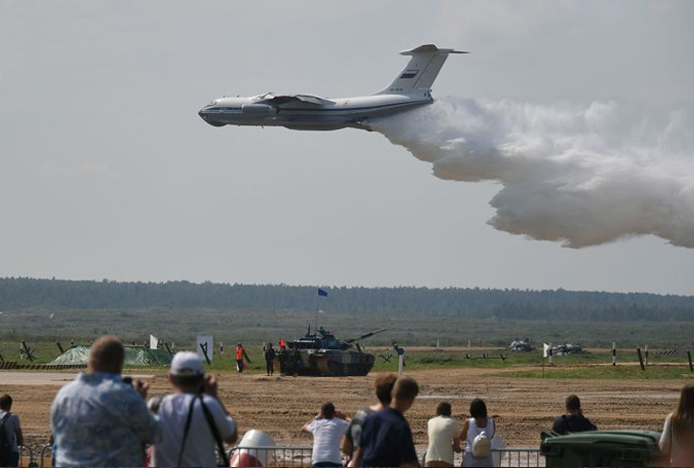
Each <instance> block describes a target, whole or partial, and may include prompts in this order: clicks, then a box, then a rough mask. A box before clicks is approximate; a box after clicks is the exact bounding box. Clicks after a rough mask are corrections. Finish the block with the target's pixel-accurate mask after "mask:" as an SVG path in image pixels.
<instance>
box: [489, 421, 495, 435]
mask: <svg viewBox="0 0 694 468" xmlns="http://www.w3.org/2000/svg"><path fill="white" fill-rule="evenodd" d="M489 422H491V423H492V435H491V436H489V440H492V439H493V438H494V436H495V435H496V426H495V425H494V418H489Z"/></svg>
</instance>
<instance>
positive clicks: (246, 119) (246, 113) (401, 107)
mask: <svg viewBox="0 0 694 468" xmlns="http://www.w3.org/2000/svg"><path fill="white" fill-rule="evenodd" d="M268 96H272V97H273V98H274V100H277V99H278V98H281V97H282V96H278V97H274V95H271V94H270V93H268V94H265V95H259V96H253V97H245V98H244V97H236V98H229V97H223V98H219V99H216V100H214V101H213V102H212V103H210V104H209V105H207V106H205V107H204V108H202V109H201V110H200V112H199V115H200V117H202V118H203V120H205V122H207V123H208V124H210V125H213V126H216V127H221V126H224V125H239V126H240V125H253V126H278V127H286V128H290V129H292V130H338V129H341V128H350V127H351V128H360V129H364V130H371V129H370V127H369V124H368V121H369V120H371V119H375V118H379V117H387V116H390V115H393V114H397V113H400V112H404V111H408V110H411V109H414V108H416V107H420V106H424V105H427V104H431V103H432V102H433V99H432V97H431V94H430V93H429V92H428V91H425V92H416V93H411V94H377V95H372V96H359V97H353V98H338V99H325V98H319V97H317V96H310V95H301V96H303V97H305V98H306V99H310V101H298V100H292V101H289V102H286V103H284V104H282V105H271V104H265V103H263V101H266V102H267V101H268V99H267V97H268Z"/></svg>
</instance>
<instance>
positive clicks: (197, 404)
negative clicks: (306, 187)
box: [0, 336, 694, 467]
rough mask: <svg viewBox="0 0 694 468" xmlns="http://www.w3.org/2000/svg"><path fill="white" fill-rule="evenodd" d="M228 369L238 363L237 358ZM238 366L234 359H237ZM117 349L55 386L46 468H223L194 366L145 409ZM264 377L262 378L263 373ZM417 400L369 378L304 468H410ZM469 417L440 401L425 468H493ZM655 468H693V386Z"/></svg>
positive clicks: (214, 424)
mask: <svg viewBox="0 0 694 468" xmlns="http://www.w3.org/2000/svg"><path fill="white" fill-rule="evenodd" d="M236 357H237V361H241V366H239V367H240V370H239V372H240V371H241V369H242V364H243V354H242V351H241V352H238V351H237V356H236ZM239 357H241V359H238V358H239ZM123 362H124V348H123V345H122V344H121V342H120V341H119V340H118V339H117V338H115V337H112V336H104V337H101V338H99V339H98V340H97V341H96V342H95V343H94V345H93V346H92V349H91V353H90V356H89V361H88V365H87V369H86V372H84V373H80V374H79V375H78V376H77V378H76V379H75V380H74V381H73V382H71V383H70V384H68V385H66V386H64V387H63V388H62V389H61V390H60V391H59V392H58V394H57V396H56V397H55V400H54V401H53V404H52V406H51V415H50V419H51V430H52V440H53V446H54V450H53V453H54V460H53V461H54V466H114V467H115V466H165V467H177V466H186V467H187V466H218V464H220V463H221V465H222V466H229V460H228V459H227V458H226V454H225V450H224V443H226V444H233V443H234V442H236V440H237V432H238V429H237V426H236V423H235V421H234V419H233V418H232V417H231V416H230V415H229V413H228V411H227V410H226V408H225V407H224V405H223V403H222V402H221V401H220V399H219V398H218V395H217V382H216V380H215V378H214V377H213V376H210V375H206V374H205V372H204V368H203V363H202V360H201V358H200V357H199V356H198V355H197V354H195V353H191V352H179V353H177V354H176V355H175V356H174V358H173V360H172V362H171V368H170V372H169V383H170V385H171V390H172V393H171V394H169V395H167V396H164V397H163V398H152V399H150V400H147V399H146V398H147V391H148V386H147V384H145V383H143V382H141V381H139V380H136V381H132V380H130V379H129V378H127V377H122V376H121V372H122V370H123ZM268 373H269V371H268ZM418 393H419V386H418V384H417V382H416V381H415V380H414V379H412V378H410V377H399V378H397V377H396V376H395V375H392V374H385V375H379V376H378V377H377V378H376V380H375V394H376V395H375V396H376V401H375V402H374V404H373V405H371V406H366V407H364V408H360V409H359V410H358V411H357V412H356V413H355V414H354V415H353V417H351V418H349V417H347V416H346V415H345V414H343V413H341V412H340V411H338V410H337V409H336V408H335V406H334V405H333V403H330V402H327V403H324V404H323V405H322V407H321V408H320V412H319V414H318V415H317V416H316V417H315V418H313V419H312V420H311V421H308V422H307V423H306V424H305V425H304V426H303V430H304V431H306V432H309V433H311V434H312V436H313V450H312V460H311V463H312V466H316V467H339V466H353V467H358V466H365V467H377V466H420V459H419V457H418V455H417V452H416V450H415V445H414V440H413V436H412V431H411V429H410V425H409V423H408V421H407V419H406V417H405V415H406V414H407V411H408V410H409V409H410V408H411V407H412V405H413V404H414V402H415V399H416V398H417V395H418ZM565 407H566V414H563V415H561V416H558V417H557V418H555V420H554V423H553V427H552V430H553V432H555V433H557V434H568V433H575V432H583V431H594V430H597V427H596V426H595V424H593V423H592V422H591V421H590V420H589V419H588V418H586V417H585V416H584V415H583V411H582V408H581V401H580V399H579V397H578V396H576V395H570V396H569V397H567V398H566V401H565ZM11 410H12V398H11V397H10V396H9V395H2V396H0V466H17V463H18V459H19V446H21V445H22V444H23V436H22V430H21V424H20V420H19V417H18V415H17V414H15V413H13V412H12V411H11ZM469 415H470V417H469V418H467V419H465V420H464V421H462V422H461V421H458V420H456V419H455V418H453V417H452V407H451V404H450V403H448V402H441V403H439V404H438V406H437V407H436V411H435V415H432V416H433V417H432V418H431V419H430V420H429V421H428V423H427V435H428V445H427V449H426V454H425V457H424V459H423V462H424V464H425V466H427V467H452V466H454V454H455V453H456V452H458V453H460V452H462V459H463V463H462V466H470V467H473V466H496V465H497V464H498V461H497V460H495V459H494V457H493V451H494V449H495V447H496V448H498V447H499V444H501V443H502V442H501V440H500V437H499V429H500V428H499V425H498V423H497V421H495V418H494V417H491V416H490V415H489V413H488V410H487V406H486V403H485V402H484V401H483V400H482V399H479V398H476V399H474V400H472V402H471V403H470V408H469ZM659 446H660V449H661V450H662V453H663V454H664V459H663V464H668V463H669V464H670V466H694V385H691V384H690V385H686V386H685V387H684V388H683V389H682V391H681V395H680V401H679V404H678V405H677V408H676V410H675V411H674V412H673V413H671V414H670V415H668V416H667V418H666V420H665V423H664V428H663V432H662V435H661V438H660V444H659Z"/></svg>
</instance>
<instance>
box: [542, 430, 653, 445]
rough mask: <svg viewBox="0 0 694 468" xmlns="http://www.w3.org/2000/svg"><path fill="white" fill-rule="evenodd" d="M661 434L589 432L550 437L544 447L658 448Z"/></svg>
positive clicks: (621, 431)
mask: <svg viewBox="0 0 694 468" xmlns="http://www.w3.org/2000/svg"><path fill="white" fill-rule="evenodd" d="M659 440H660V434H659V433H658V432H653V431H639V430H619V431H587V432H577V433H574V434H567V435H563V436H559V435H558V436H551V435H550V436H549V437H547V438H546V439H545V440H544V441H543V445H550V446H551V445H561V446H563V447H578V446H585V447H586V448H587V447H588V446H591V448H597V447H595V446H596V445H597V446H603V445H604V446H606V448H607V447H609V446H612V447H614V446H619V447H622V448H657V447H658V441H659Z"/></svg>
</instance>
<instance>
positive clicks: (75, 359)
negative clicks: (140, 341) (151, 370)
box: [49, 345, 171, 367]
mask: <svg viewBox="0 0 694 468" xmlns="http://www.w3.org/2000/svg"><path fill="white" fill-rule="evenodd" d="M89 350H90V347H89V346H85V345H75V346H72V347H71V348H70V349H68V350H67V351H65V352H64V353H63V354H61V355H60V356H58V357H57V358H56V360H55V361H53V362H50V363H49V365H58V364H67V365H71V366H79V365H86V364H87V359H88V358H89ZM170 364H171V355H170V354H169V353H168V351H166V350H165V349H149V348H145V347H142V346H125V365H126V366H138V367H145V366H168V365H170Z"/></svg>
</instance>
